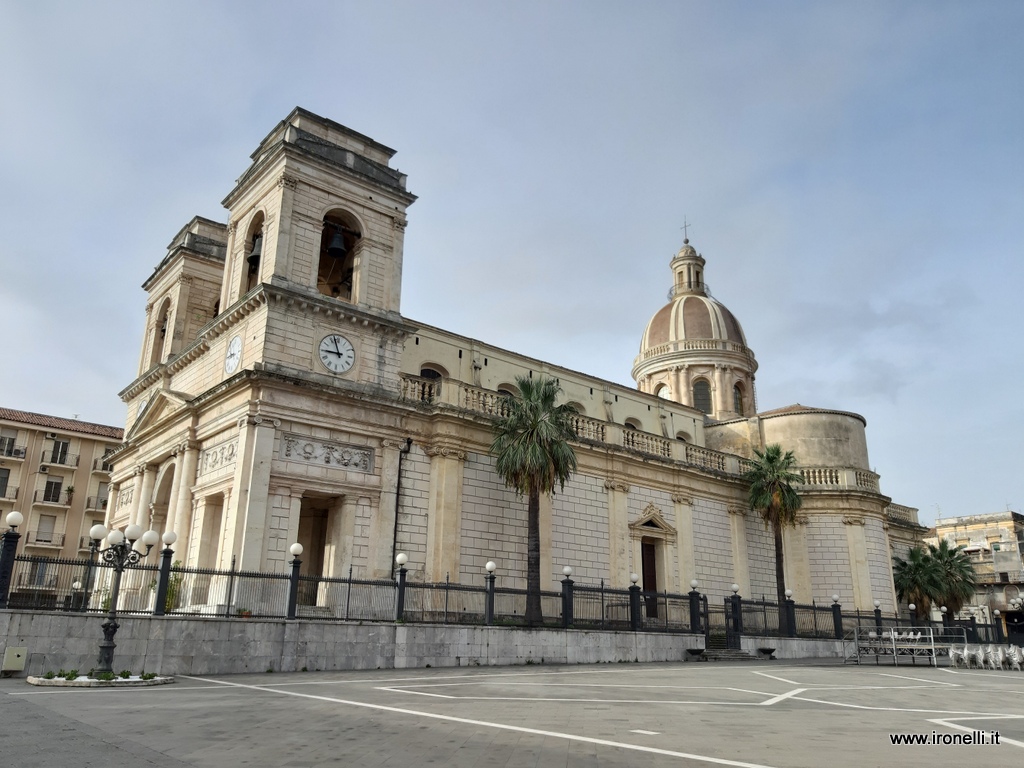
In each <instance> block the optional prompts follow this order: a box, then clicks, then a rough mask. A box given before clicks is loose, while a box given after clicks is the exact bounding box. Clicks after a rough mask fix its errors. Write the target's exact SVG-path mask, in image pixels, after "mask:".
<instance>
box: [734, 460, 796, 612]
mask: <svg viewBox="0 0 1024 768" xmlns="http://www.w3.org/2000/svg"><path fill="white" fill-rule="evenodd" d="M754 455H755V456H756V457H757V458H756V460H755V461H754V465H753V466H752V467H751V468H750V469H749V470H747V471H746V472H745V473H744V474H743V479H744V480H745V481H746V482H747V483H749V484H750V490H749V494H748V496H749V501H750V508H751V509H752V510H753V511H754V512H757V513H758V514H759V515H760V516H761V519H762V520H764V525H765V527H766V528H771V529H772V535H773V536H774V537H775V588H776V592H777V596H778V600H779V611H780V616H781V611H782V606H783V605H784V601H785V599H786V570H785V562H784V560H783V558H784V555H783V549H782V529H783V527H785V526H787V525H795V524H796V513H797V511H798V510H799V509H800V504H801V499H800V496H799V495H798V494H797V492H796V491H795V490H794V489H793V484H794V483H800V482H802V481H803V478H802V477H801V476H800V475H798V474H797V473H796V472H793V471H792V469H793V465H794V464H795V463H796V458H794V456H793V452H792V451H786V452H785V453H783V452H782V446H781V445H778V444H777V443H776V444H772V445H767V446H765V449H764V450H763V451H759V450H757V449H756V448H755V449H754ZM780 624H781V622H780ZM780 628H781V627H780Z"/></svg>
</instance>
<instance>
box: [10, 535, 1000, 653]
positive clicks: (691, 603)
mask: <svg viewBox="0 0 1024 768" xmlns="http://www.w3.org/2000/svg"><path fill="white" fill-rule="evenodd" d="M165 557H167V556H165ZM300 566H301V564H300V563H299V561H298V559H296V560H295V561H293V563H292V568H291V571H290V572H289V573H264V572H256V571H242V570H238V569H236V568H235V567H234V561H232V565H231V567H230V568H228V569H226V570H218V569H207V568H189V567H183V566H181V565H180V564H179V563H175V564H174V565H171V564H170V563H169V562H166V561H165V562H163V563H162V564H161V566H160V567H157V566H153V565H136V566H133V567H129V568H127V569H126V570H125V571H124V575H123V577H122V580H121V585H120V595H119V605H118V610H119V612H121V613H124V614H135V615H149V614H152V615H171V616H174V615H177V616H220V617H228V618H248V617H253V618H269V619H282V618H283V619H295V618H302V619H307V620H357V621H404V622H417V623H441V624H476V625H481V624H494V625H505V626H526V625H527V621H526V598H527V592H526V590H525V589H511V588H504V587H497V586H496V580H495V578H494V577H493V576H488V577H487V578H486V579H485V584H484V585H482V586H475V585H467V584H460V583H453V582H451V581H450V580H446V581H445V582H442V583H422V582H412V581H407V580H406V573H407V572H406V571H405V569H404V568H402V569H401V571H400V576H399V578H398V579H396V580H392V579H382V580H370V579H357V578H354V577H353V572H352V569H351V568H350V569H349V572H348V574H347V575H346V576H345V577H326V576H314V575H309V574H302V573H301V569H300ZM113 575H114V574H113V568H112V566H110V565H108V564H107V563H105V562H102V561H99V560H94V559H91V558H83V559H63V558H52V557H38V556H29V555H19V556H16V557H11V556H7V557H0V608H20V609H32V610H51V611H78V612H85V613H97V614H98V613H105V612H107V611H108V610H109V608H110V597H111V588H112V582H113ZM161 596H162V598H161ZM161 599H162V604H158V601H159V600H161ZM541 605H542V613H543V616H544V619H543V624H545V625H549V626H561V627H566V628H569V627H573V628H578V629H607V630H633V631H641V630H646V631H657V632H682V633H691V634H703V635H705V638H706V640H707V647H716V646H718V647H738V645H739V637H740V636H741V635H752V636H766V637H799V638H820V639H842V638H843V637H844V632H845V633H849V632H852V631H853V629H854V628H861V629H864V630H865V631H875V632H876V633H877V634H878V635H881V633H882V632H883V631H890V632H891V631H893V630H897V631H900V630H902V631H907V630H910V629H911V628H917V627H922V628H923V627H927V626H930V627H933V628H941V627H962V628H963V629H964V632H965V634H966V636H967V639H968V641H969V642H973V643H995V642H1002V641H1003V633H1002V627H1001V625H999V624H982V623H978V622H977V621H975V620H974V619H971V620H947V621H945V622H928V621H914V620H912V619H911V617H910V616H909V614H907V615H900V614H899V613H893V614H891V615H884V614H883V613H882V612H881V611H879V610H875V611H852V612H844V611H843V610H842V607H841V606H840V605H839V604H838V603H835V604H833V605H830V606H820V605H816V604H813V603H812V604H810V605H806V604H800V603H796V602H794V601H792V600H786V601H784V603H783V604H782V605H781V607H780V605H779V604H778V603H775V602H772V601H769V600H766V599H764V598H762V599H760V600H756V599H746V598H742V597H740V596H738V595H734V596H732V597H728V598H725V599H724V600H723V601H721V602H717V603H716V602H712V603H710V604H709V601H708V598H707V596H706V595H702V594H700V593H699V592H697V591H696V590H694V591H691V592H689V593H687V594H673V593H669V592H644V591H642V590H641V589H640V588H639V587H638V586H636V585H634V586H632V587H631V588H628V589H614V588H611V587H607V586H606V585H605V584H604V582H603V581H602V582H601V583H599V584H596V585H593V584H577V583H575V582H574V581H572V579H570V578H568V577H567V578H565V579H563V580H562V582H561V591H559V592H553V591H545V592H542V593H541Z"/></svg>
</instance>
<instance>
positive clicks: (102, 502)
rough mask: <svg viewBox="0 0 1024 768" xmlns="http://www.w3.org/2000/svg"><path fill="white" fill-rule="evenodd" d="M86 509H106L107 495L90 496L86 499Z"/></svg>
mask: <svg viewBox="0 0 1024 768" xmlns="http://www.w3.org/2000/svg"><path fill="white" fill-rule="evenodd" d="M85 508H86V509H96V510H101V509H106V508H107V497H106V496H90V497H89V498H87V499H86V500H85Z"/></svg>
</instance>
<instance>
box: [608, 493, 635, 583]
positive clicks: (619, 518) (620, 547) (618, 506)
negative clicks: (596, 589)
mask: <svg viewBox="0 0 1024 768" xmlns="http://www.w3.org/2000/svg"><path fill="white" fill-rule="evenodd" d="M604 487H605V490H606V491H608V570H609V571H610V573H609V574H608V580H609V582H610V584H611V586H612V587H615V588H624V587H628V586H629V574H630V568H631V565H630V536H629V510H628V500H629V484H628V483H626V482H623V481H621V480H615V479H610V480H607V481H606V482H605V484H604Z"/></svg>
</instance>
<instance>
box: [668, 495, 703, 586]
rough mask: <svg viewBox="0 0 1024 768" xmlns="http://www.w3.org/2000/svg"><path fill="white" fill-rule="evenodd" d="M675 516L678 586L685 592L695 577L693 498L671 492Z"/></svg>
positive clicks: (695, 555)
mask: <svg viewBox="0 0 1024 768" xmlns="http://www.w3.org/2000/svg"><path fill="white" fill-rule="evenodd" d="M672 505H673V510H674V511H675V518H676V552H677V553H678V554H677V557H678V558H679V579H678V582H679V588H680V590H682V591H683V592H686V591H688V590H689V588H690V582H691V581H693V579H695V578H697V553H696V552H695V551H694V548H693V499H691V498H690V497H689V496H687V495H685V494H681V493H673V494H672Z"/></svg>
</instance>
